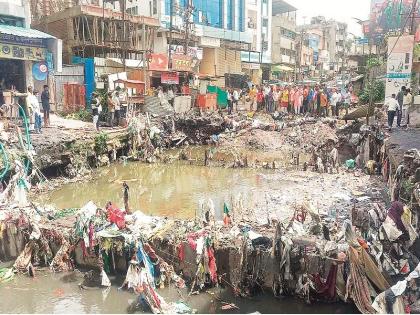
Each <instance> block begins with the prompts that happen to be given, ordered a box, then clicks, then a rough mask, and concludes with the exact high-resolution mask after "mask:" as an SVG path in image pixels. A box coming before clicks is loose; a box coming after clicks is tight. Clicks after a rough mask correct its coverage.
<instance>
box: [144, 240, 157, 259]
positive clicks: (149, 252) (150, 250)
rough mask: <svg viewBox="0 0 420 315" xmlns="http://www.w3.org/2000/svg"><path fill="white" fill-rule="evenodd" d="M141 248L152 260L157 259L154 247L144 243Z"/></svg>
mask: <svg viewBox="0 0 420 315" xmlns="http://www.w3.org/2000/svg"><path fill="white" fill-rule="evenodd" d="M143 248H144V250H145V251H146V254H147V256H149V257H150V259H152V260H153V261H156V260H157V259H158V257H157V256H156V253H155V251H154V249H153V248H152V247H151V246H150V245H149V244H148V243H145V244H144V245H143Z"/></svg>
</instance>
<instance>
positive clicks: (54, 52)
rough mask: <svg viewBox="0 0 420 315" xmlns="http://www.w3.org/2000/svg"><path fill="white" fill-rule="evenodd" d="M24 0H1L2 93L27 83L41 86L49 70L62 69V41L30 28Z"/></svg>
mask: <svg viewBox="0 0 420 315" xmlns="http://www.w3.org/2000/svg"><path fill="white" fill-rule="evenodd" d="M30 24H31V15H30V7H29V4H28V2H27V1H24V0H0V69H1V71H0V88H1V90H2V91H3V94H4V95H5V94H8V91H10V90H13V89H16V90H17V91H19V92H25V91H26V88H27V87H28V86H32V87H34V88H35V89H37V90H41V89H42V86H43V85H44V84H47V83H48V79H49V77H50V74H53V73H54V72H60V71H61V41H59V40H57V39H56V38H55V37H54V36H51V35H49V34H46V33H43V32H40V31H37V30H34V29H31V28H30Z"/></svg>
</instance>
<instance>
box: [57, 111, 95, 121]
mask: <svg viewBox="0 0 420 315" xmlns="http://www.w3.org/2000/svg"><path fill="white" fill-rule="evenodd" d="M64 117H65V118H67V119H76V120H81V121H86V122H91V121H92V113H91V112H89V111H87V110H86V109H81V110H79V111H77V112H75V113H71V114H68V115H65V116H64Z"/></svg>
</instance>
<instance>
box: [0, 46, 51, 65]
mask: <svg viewBox="0 0 420 315" xmlns="http://www.w3.org/2000/svg"><path fill="white" fill-rule="evenodd" d="M0 58H5V59H20V60H31V61H44V60H45V58H46V49H45V48H40V47H29V46H23V45H11V44H5V43H0Z"/></svg>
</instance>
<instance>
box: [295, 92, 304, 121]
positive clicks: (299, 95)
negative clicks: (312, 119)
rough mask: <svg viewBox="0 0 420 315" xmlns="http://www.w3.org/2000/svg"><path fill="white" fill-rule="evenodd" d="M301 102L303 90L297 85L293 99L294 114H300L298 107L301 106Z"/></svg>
mask: <svg viewBox="0 0 420 315" xmlns="http://www.w3.org/2000/svg"><path fill="white" fill-rule="evenodd" d="M302 102H303V91H302V88H301V87H298V88H297V89H296V91H295V94H294V100H293V109H294V114H295V115H299V114H300V108H301V107H302Z"/></svg>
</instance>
